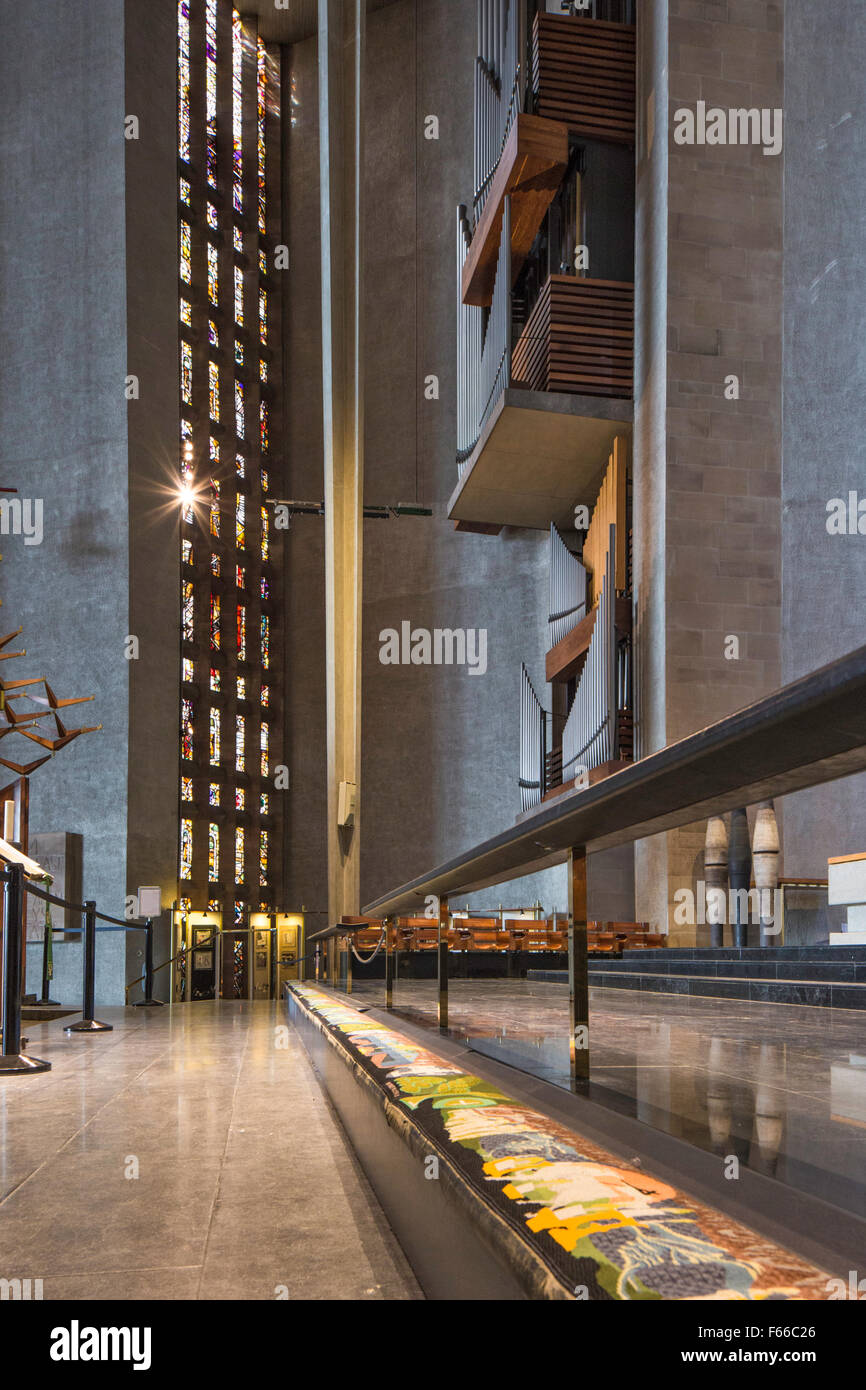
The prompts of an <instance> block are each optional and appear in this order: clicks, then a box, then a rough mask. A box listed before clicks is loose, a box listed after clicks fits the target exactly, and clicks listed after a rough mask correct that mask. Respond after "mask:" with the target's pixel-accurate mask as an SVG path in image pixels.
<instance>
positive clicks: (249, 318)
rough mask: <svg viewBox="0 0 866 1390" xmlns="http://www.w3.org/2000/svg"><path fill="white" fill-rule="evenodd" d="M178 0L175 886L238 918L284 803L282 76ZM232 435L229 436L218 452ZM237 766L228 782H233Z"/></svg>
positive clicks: (225, 22) (228, 16) (261, 902)
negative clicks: (279, 261)
mask: <svg viewBox="0 0 866 1390" xmlns="http://www.w3.org/2000/svg"><path fill="white" fill-rule="evenodd" d="M236 6H237V8H236ZM176 9H177V122H178V124H177V141H178V155H179V160H180V163H179V169H178V184H177V189H178V195H177V196H178V203H177V209H178V211H177V217H178V275H179V281H178V289H179V294H178V328H179V357H178V372H179V391H178V399H179V410H180V415H181V422H180V454H179V461H178V482H179V497H178V505H179V510H180V516H181V523H182V525H181V554H180V559H181V562H182V564H181V573H180V583H181V593H180V595H179V605H180V608H181V636H182V639H183V642H184V647H183V650H182V652H181V662H182V665H181V676H182V689H181V690H180V691H179V694H178V699H179V703H180V704H181V721H180V722H181V731H180V739H181V753H182V756H183V761H182V770H181V778H180V781H179V793H180V795H179V799H178V806H179V823H180V870H179V874H178V877H179V885H178V895H177V896H178V901H181V899H183V900H185V901H186V902H187V904H188V906H189V907H190V909H191V910H196V911H201V910H204V909H205V908H206V907H207V905H208V904H211V905H216V906H220V905H221V906H224V908H225V910H226V912H227V914H228V915H229V918H230V919H234V920H235V921H237V922H240V923H243V922H244V921H245V920H246V916H245V914H246V913H247V911H248V910H249V909H250V908H251V907H257V906H261V907H262V908H263V909H264V910H273V908H274V905H275V903H274V897H272V894H273V895H275V894H276V891H277V885H275V884H274V882H273V877H272V876H271V875H269V874H268V865H267V838H265V839H263V838H262V834H263V829H264V820H263V818H267V821H266V823H267V827H268V831H269V832H270V834H271V835H274V834H279V833H281V832H280V830H279V826H280V820H279V817H280V816H281V815H282V797H281V796H280V795H279V794H278V793H274V792H273V789H272V787H271V776H272V768H273V764H274V763H275V762H276V761H277V760H278V757H279V743H278V741H279V737H280V726H279V724H278V723H270V724H268V723H267V722H266V718H267V716H266V717H265V720H264V721H263V719H262V711H263V710H266V707H267V704H268V701H269V700H272V702H273V703H277V698H276V692H278V689H279V687H276V691H275V695H274V696H273V697H272V696H271V695H270V692H269V688H268V685H267V684H265V685H263V684H262V680H263V677H264V679H265V681H270V682H274V681H275V676H274V675H273V674H271V671H272V669H273V667H274V666H278V665H279V663H278V660H277V656H276V654H275V653H274V652H272V651H271V643H272V642H276V641H277V636H278V633H279V631H280V627H279V619H278V618H276V617H272V615H274V614H275V613H276V612H277V611H278V610H277V609H276V608H275V606H274V605H273V600H272V595H275V596H278V595H279V593H280V592H281V586H279V585H277V584H276V583H275V582H274V576H273V575H272V574H271V572H270V566H271V554H270V541H269V537H268V514H267V512H266V511H265V510H264V508H265V499H266V497H267V496H268V492H269V480H268V466H271V465H270V464H269V458H270V454H269V449H270V448H271V447H273V450H274V453H273V457H274V460H275V462H274V463H273V465H272V466H273V468H274V469H277V468H278V467H279V464H278V462H277V460H279V458H280V457H281V454H280V447H279V446H280V443H281V441H280V440H279V438H278V437H274V438H273V439H272V438H271V435H272V434H273V435H275V436H277V435H278V421H279V416H278V414H277V411H276V406H275V405H274V404H272V403H271V402H273V401H274V400H275V399H278V395H277V393H278V392H279V390H280V384H281V381H282V371H281V366H280V360H279V334H278V333H277V332H276V327H277V316H278V313H279V310H280V307H281V304H282V296H280V297H278V296H277V294H276V286H277V283H278V282H277V277H276V274H275V272H274V270H273V268H272V256H273V248H272V246H271V244H270V241H269V238H268V225H267V224H268V212H269V209H268V188H267V163H268V158H269V157H270V156H269V148H268V146H269V142H270V141H271V140H273V141H274V145H275V148H276V146H277V145H278V143H279V138H280V131H279V119H280V117H279V109H278V108H279V84H278V83H277V82H275V81H273V80H272V77H271V67H270V63H271V59H270V58H269V55H268V51H267V48H266V46H265V44H264V42H263V41H262V40H261V39H260V38H259V37H258V35H257V30H256V26H257V20H256V18H255V16H254V15H247V16H244V17H242V15H241V8H240V5H239V0H235V3H234V4H233V3H232V0H176ZM248 115H249V117H250V119H247V116H248ZM272 277H273V281H274V283H273V285H272V284H271V279H272ZM221 315H222V316H223V317H221ZM205 391H206V392H207V394H206V395H205ZM265 392H268V393H269V395H268V399H266V398H265V394H264V393H265ZM271 392H273V393H274V394H273V395H271V394H270V393H271ZM205 402H206V403H205ZM224 438H228V439H231V440H232V443H233V446H234V447H233V448H232V450H231V452H230V453H229V454H227V455H226V456H225V459H223V457H221V450H220V442H221V441H222V440H223V439H224ZM222 453H223V454H225V448H223V450H222ZM266 465H267V466H266ZM205 470H206V471H205ZM232 542H233V543H234V544H233V545H232ZM233 580H234V581H235V583H234V584H233V583H232V581H233ZM263 610H266V611H263ZM185 692H186V694H185ZM197 692H209V693H210V692H212V693H211V694H210V699H209V701H208V705H207V706H206V707H205V709H198V708H194V705H197V702H198V700H199V698H200V695H199V694H198V693H197ZM190 696H192V697H193V698H190ZM259 701H261V703H259ZM196 719H199V720H200V721H201V724H200V728H199V729H198V731H197V732H196V730H195V720H196ZM247 740H249V747H247ZM227 743H228V745H229V747H228V748H227V747H226V744H227ZM232 768H234V770H235V772H236V782H235V783H234V784H229V785H225V784H224V781H223V779H224V777H225V773H226V771H228V770H230V769H232ZM196 779H198V780H196ZM194 789H195V790H196V791H197V794H198V795H197V797H195V796H194V795H193V790H194ZM205 789H207V799H206V800H205ZM271 795H273V796H274V800H271ZM215 808H218V810H217V809H215ZM215 817H217V819H215ZM241 822H242V823H241ZM265 835H266V836H267V831H265ZM193 844H195V856H196V857H195V865H196V869H195V874H196V877H195V878H193V877H192V875H193V848H192V847H193ZM206 847H207V865H208V868H207V874H208V879H207V881H205V877H204V876H205V860H204V854H205V848H206ZM247 851H248V852H249V856H250V862H249V868H248V870H246V869H245V867H244V856H245V854H246V852H247ZM255 856H257V857H258V874H256V863H255ZM181 880H182V881H181ZM257 880H260V883H259V882H258V881H257ZM254 885H255V886H254ZM256 888H258V892H256Z"/></svg>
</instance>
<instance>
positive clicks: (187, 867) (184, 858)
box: [180, 820, 192, 879]
mask: <svg viewBox="0 0 866 1390" xmlns="http://www.w3.org/2000/svg"><path fill="white" fill-rule="evenodd" d="M180 876H181V878H182V879H190V878H192V821H191V820H182V821H181V823H180Z"/></svg>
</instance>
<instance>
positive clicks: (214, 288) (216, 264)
mask: <svg viewBox="0 0 866 1390" xmlns="http://www.w3.org/2000/svg"><path fill="white" fill-rule="evenodd" d="M219 282H220V258H219V252H218V251H217V249H216V247H215V246H214V244H213V242H210V241H209V242H208V244H207V295H208V299H209V300H210V302H211V304H214V305H218V304H219V302H220V290H219Z"/></svg>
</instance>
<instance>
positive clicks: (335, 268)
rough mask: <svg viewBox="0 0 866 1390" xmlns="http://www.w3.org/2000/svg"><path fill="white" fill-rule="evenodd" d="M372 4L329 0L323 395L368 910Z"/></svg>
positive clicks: (337, 869) (331, 816)
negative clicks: (368, 58)
mask: <svg viewBox="0 0 866 1390" xmlns="http://www.w3.org/2000/svg"><path fill="white" fill-rule="evenodd" d="M365 26H366V8H365V5H364V3H363V0H319V140H320V145H319V162H320V197H321V236H322V397H323V426H324V460H325V624H326V707H327V779H328V812H327V814H328V834H327V843H328V912H329V917H330V921H331V922H337V921H339V919H340V917H342V916H343V915H346V914H348V915H357V913H358V912H359V911H360V871H359V859H360V854H359V838H360V829H359V811H358V809H357V807H356V810H355V816H354V824H353V825H351V826H348V827H340V826H339V825H338V824H337V821H338V801H339V792H340V783H341V782H349V783H353V784H354V785H355V786H356V787H357V786H358V784H359V781H360V768H361V594H362V570H361V543H362V525H363V486H364V386H363V342H362V337H363V328H362V324H363V291H362V266H363V209H362V194H363V135H362V131H363V64H364V46H365Z"/></svg>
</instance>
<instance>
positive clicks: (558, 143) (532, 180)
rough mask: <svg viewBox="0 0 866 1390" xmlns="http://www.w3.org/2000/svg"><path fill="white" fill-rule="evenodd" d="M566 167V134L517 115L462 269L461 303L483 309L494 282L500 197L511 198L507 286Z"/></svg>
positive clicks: (549, 123) (563, 129)
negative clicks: (509, 259) (509, 266)
mask: <svg viewBox="0 0 866 1390" xmlns="http://www.w3.org/2000/svg"><path fill="white" fill-rule="evenodd" d="M567 166H568V130H567V129H566V127H565V126H564V125H561V124H560V123H559V122H558V121H547V120H543V119H542V118H541V117H540V116H526V115H519V116H518V117H517V120H516V121H515V123H514V125H513V126H512V128H511V133H510V135H509V136H508V139H507V140H506V142H505V149H504V150H503V152H502V158H501V159H500V161H499V166H498V168H497V170H496V173H495V174H494V176H493V182H492V183H491V185H490V191H489V192H488V195H487V202H486V203H485V204H484V211H483V212H482V214H481V217H480V218H479V221H478V226H477V227H476V229H475V235H474V236H473V238H472V245H471V246H470V248H469V254H468V256H467V258H466V264H465V265H464V267H463V280H462V292H463V303H464V304H475V305H488V304H490V302H491V300H492V299H493V287H494V284H495V283H496V262H497V259H498V257H499V242H500V239H501V236H502V214H503V210H504V207H505V199H506V196H508V195H510V197H511V270H512V284H513V283H514V280H516V279H517V276H518V274H519V272H520V269H521V267H522V265H523V262H524V261H525V260H526V257H527V256H528V254H529V252H530V249H531V247H532V243H533V242H534V240H535V238H536V235H537V233H538V229H539V227H540V226H541V223H542V221H543V220H544V214H545V213H546V212H547V209H548V208H549V207H550V204H551V202H552V201H553V197H554V194H555V193H556V191H557V189H558V188H559V185H560V184H561V182H562V177H563V174H564V173H565V170H566V168H567Z"/></svg>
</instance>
